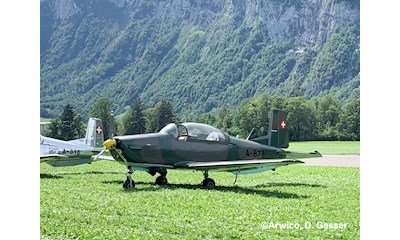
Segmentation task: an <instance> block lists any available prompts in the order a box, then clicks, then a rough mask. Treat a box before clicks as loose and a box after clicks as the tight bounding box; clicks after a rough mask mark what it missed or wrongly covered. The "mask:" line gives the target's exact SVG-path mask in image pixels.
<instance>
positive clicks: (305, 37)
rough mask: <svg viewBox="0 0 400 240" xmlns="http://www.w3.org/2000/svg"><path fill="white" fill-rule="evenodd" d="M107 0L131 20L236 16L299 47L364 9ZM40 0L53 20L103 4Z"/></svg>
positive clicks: (201, 21) (324, 1) (315, 1)
mask: <svg viewBox="0 0 400 240" xmlns="http://www.w3.org/2000/svg"><path fill="white" fill-rule="evenodd" d="M106 1H107V0H106ZM108 1H109V2H110V3H112V4H114V5H115V7H117V8H119V10H120V11H121V12H124V13H125V14H128V15H129V16H130V18H131V19H135V18H143V17H156V18H158V19H160V20H166V21H174V22H176V23H180V24H181V23H189V24H192V25H195V26H200V27H201V28H202V29H203V30H207V29H212V28H213V26H212V24H213V22H214V21H216V20H218V21H221V20H222V23H223V22H224V20H225V21H229V20H230V19H231V18H237V19H240V21H241V22H242V23H243V24H244V25H246V26H247V27H252V28H257V27H259V28H262V29H263V30H264V31H266V32H267V35H268V36H269V37H270V38H271V39H273V40H276V41H279V40H282V39H285V38H294V39H295V42H296V45H298V46H299V47H301V46H304V47H310V46H314V45H319V46H320V45H322V44H324V43H325V42H326V39H327V38H328V36H329V35H330V34H332V33H333V32H334V31H335V30H337V29H342V28H345V27H348V26H351V25H354V24H355V23H359V21H360V9H359V3H358V2H357V1H334V0H331V1H328V0H301V1H297V0H293V1H280V0H269V1H268V0H267V1H260V0H249V1H241V0H210V1H192V0H173V1H141V0H132V1H129V0H108ZM41 2H42V4H48V5H49V6H50V8H51V10H50V11H51V12H52V13H53V17H54V20H60V21H62V20H68V19H73V18H74V16H77V15H80V14H88V11H87V9H90V8H91V7H85V8H87V9H84V7H78V5H81V6H82V4H89V6H90V4H91V5H97V4H100V2H99V1H90V2H89V3H84V1H83V2H82V1H79V0H54V1H51V0H42V1H41ZM77 3H78V4H77ZM79 3H80V4H79ZM104 11H107V9H104Z"/></svg>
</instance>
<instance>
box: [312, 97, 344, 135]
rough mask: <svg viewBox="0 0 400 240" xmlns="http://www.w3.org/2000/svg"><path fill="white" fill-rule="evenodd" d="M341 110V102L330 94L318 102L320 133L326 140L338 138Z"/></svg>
mask: <svg viewBox="0 0 400 240" xmlns="http://www.w3.org/2000/svg"><path fill="white" fill-rule="evenodd" d="M340 112H341V107H340V102H339V100H337V99H336V98H333V97H331V96H329V95H327V96H324V97H322V98H321V100H320V101H319V102H318V103H317V118H318V126H317V128H318V134H319V136H320V138H322V139H324V140H335V139H337V138H338V135H339V132H338V131H337V124H338V122H339V115H340Z"/></svg>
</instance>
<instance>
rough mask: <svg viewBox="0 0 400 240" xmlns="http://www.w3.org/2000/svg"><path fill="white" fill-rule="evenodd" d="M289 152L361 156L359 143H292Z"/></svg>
mask: <svg viewBox="0 0 400 240" xmlns="http://www.w3.org/2000/svg"><path fill="white" fill-rule="evenodd" d="M287 150H289V151H301V152H310V151H311V152H312V151H315V150H317V151H319V152H320V153H321V154H322V155H324V154H338V155H341V154H355V155H360V142H359V141H310V142H290V143H289V148H288V149H287Z"/></svg>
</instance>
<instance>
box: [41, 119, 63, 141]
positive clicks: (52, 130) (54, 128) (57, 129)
mask: <svg viewBox="0 0 400 240" xmlns="http://www.w3.org/2000/svg"><path fill="white" fill-rule="evenodd" d="M43 135H44V136H48V137H51V138H56V139H61V120H60V119H59V118H53V119H51V120H50V125H49V129H48V130H47V131H45V132H44V134H43Z"/></svg>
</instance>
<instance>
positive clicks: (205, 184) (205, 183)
mask: <svg viewBox="0 0 400 240" xmlns="http://www.w3.org/2000/svg"><path fill="white" fill-rule="evenodd" d="M202 185H203V187H205V188H208V189H211V188H214V187H215V182H214V180H213V179H212V178H206V179H204V180H203V182H202Z"/></svg>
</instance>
